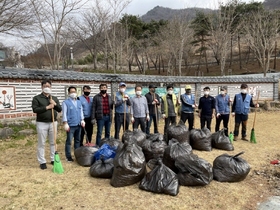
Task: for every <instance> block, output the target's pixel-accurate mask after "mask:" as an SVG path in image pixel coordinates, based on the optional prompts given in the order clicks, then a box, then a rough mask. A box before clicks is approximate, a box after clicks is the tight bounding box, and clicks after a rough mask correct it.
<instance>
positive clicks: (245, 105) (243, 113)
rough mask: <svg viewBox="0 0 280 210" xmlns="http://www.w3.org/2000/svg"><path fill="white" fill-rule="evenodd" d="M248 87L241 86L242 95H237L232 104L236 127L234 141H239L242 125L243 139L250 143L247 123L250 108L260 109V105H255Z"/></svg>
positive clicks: (245, 85)
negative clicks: (247, 134) (247, 136)
mask: <svg viewBox="0 0 280 210" xmlns="http://www.w3.org/2000/svg"><path fill="white" fill-rule="evenodd" d="M247 92H248V85H247V84H242V85H241V86H240V93H238V94H236V95H235V97H234V101H233V104H232V116H233V117H235V126H234V132H233V134H234V139H233V140H234V141H237V139H238V134H239V127H240V124H242V131H241V136H242V137H241V139H242V140H244V141H249V140H248V139H247V138H246V130H247V121H248V114H249V112H250V107H259V104H254V103H253V99H252V96H251V95H250V94H248V93H247Z"/></svg>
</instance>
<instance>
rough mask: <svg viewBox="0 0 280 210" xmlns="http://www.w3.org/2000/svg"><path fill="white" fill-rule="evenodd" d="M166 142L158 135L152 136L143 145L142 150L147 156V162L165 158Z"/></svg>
mask: <svg viewBox="0 0 280 210" xmlns="http://www.w3.org/2000/svg"><path fill="white" fill-rule="evenodd" d="M166 147H167V144H166V142H165V141H164V140H163V135H162V134H159V133H156V134H151V135H149V136H148V138H147V139H146V140H145V141H144V142H143V144H142V150H143V153H144V155H145V159H146V162H148V161H149V160H150V159H153V158H156V159H157V158H159V157H161V158H162V157H163V153H164V150H165V148H166Z"/></svg>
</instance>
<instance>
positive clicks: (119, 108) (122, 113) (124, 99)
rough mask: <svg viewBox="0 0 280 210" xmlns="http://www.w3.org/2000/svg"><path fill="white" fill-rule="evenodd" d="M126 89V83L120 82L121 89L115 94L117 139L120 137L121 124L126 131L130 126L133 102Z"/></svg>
mask: <svg viewBox="0 0 280 210" xmlns="http://www.w3.org/2000/svg"><path fill="white" fill-rule="evenodd" d="M125 90H126V84H125V83H124V82H121V83H120V84H119V91H118V92H117V93H116V96H115V98H116V100H115V139H120V136H119V135H120V130H121V126H123V128H124V131H125V130H128V128H129V107H130V106H131V102H130V99H129V96H128V95H127V94H126V93H125ZM124 118H125V119H124ZM124 122H125V123H124ZM124 125H125V127H124Z"/></svg>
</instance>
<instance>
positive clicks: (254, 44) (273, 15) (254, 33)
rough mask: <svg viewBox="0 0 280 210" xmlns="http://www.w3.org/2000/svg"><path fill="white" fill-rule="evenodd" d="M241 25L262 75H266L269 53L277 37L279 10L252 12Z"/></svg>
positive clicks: (279, 24)
mask: <svg viewBox="0 0 280 210" xmlns="http://www.w3.org/2000/svg"><path fill="white" fill-rule="evenodd" d="M243 26H244V27H243V28H244V30H245V31H246V39H247V41H248V44H249V46H250V48H251V49H252V51H253V52H254V55H255V56H256V58H257V60H258V61H259V64H260V65H261V67H262V69H263V73H264V76H266V72H267V71H268V70H269V63H270V59H271V55H272V53H273V51H274V47H275V45H276V43H277V39H278V38H279V32H280V14H279V11H265V10H259V11H257V12H252V13H251V14H249V15H248V17H247V19H246V21H244V25H243Z"/></svg>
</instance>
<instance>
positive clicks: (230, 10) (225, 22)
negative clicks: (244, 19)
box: [209, 0, 238, 75]
mask: <svg viewBox="0 0 280 210" xmlns="http://www.w3.org/2000/svg"><path fill="white" fill-rule="evenodd" d="M237 3H238V1H235V0H233V1H230V2H229V3H228V4H227V5H226V6H222V5H221V7H220V9H219V10H218V11H217V12H215V13H212V14H211V15H210V16H209V23H210V25H209V27H210V28H209V31H210V34H211V41H210V42H209V47H210V48H211V49H212V51H213V53H214V57H215V59H216V62H217V64H218V65H220V69H221V75H224V74H225V65H226V60H227V57H228V55H229V52H230V49H231V48H230V43H231V37H232V35H233V34H234V33H235V31H234V30H233V27H232V26H233V24H234V20H235V18H236V13H235V9H236V4H237ZM236 29H237V27H236V28H235V30H236Z"/></svg>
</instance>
